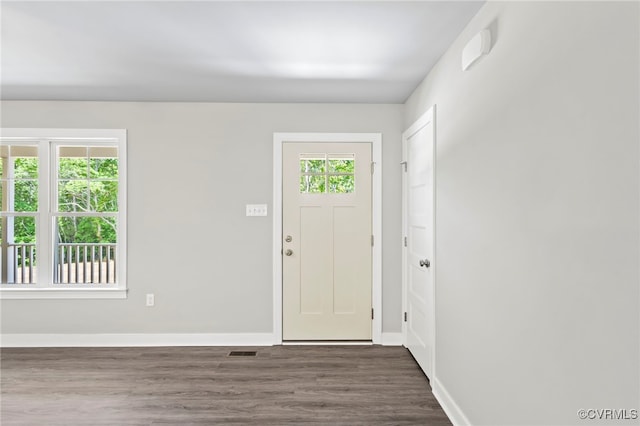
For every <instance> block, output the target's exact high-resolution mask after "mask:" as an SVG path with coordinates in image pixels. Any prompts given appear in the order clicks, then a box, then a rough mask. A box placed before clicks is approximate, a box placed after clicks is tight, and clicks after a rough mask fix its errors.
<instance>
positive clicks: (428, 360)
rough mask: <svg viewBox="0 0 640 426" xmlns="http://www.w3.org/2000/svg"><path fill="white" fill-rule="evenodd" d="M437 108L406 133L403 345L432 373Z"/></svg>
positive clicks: (424, 369)
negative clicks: (435, 115) (435, 120)
mask: <svg viewBox="0 0 640 426" xmlns="http://www.w3.org/2000/svg"><path fill="white" fill-rule="evenodd" d="M433 120H434V114H433V108H431V109H430V110H429V111H427V112H426V113H425V114H424V115H423V116H422V117H421V118H420V119H419V120H418V121H416V122H415V123H414V124H413V125H412V126H411V127H410V128H409V129H407V131H405V132H404V133H403V135H402V140H403V150H404V159H405V163H404V164H405V167H406V169H405V170H406V173H405V174H404V179H403V187H404V188H403V193H404V200H403V205H404V207H403V210H404V211H403V222H404V230H405V240H404V246H405V247H404V253H403V259H404V265H403V268H404V271H403V272H404V280H403V282H404V299H405V300H404V303H405V314H404V315H405V323H404V324H405V327H404V332H405V336H404V338H405V346H406V347H407V348H408V349H409V351H411V354H412V355H413V357H414V358H415V359H416V361H417V362H418V364H419V365H420V367H421V368H422V370H423V371H424V372H425V374H426V375H427V376H428V377H431V375H432V372H433V353H434V343H435V336H434V333H435V324H434V322H435V314H434V310H435V303H434V272H433V270H434V266H433V253H434V176H435V174H434V147H435V145H434V139H435V131H434V130H435V128H434V123H433Z"/></svg>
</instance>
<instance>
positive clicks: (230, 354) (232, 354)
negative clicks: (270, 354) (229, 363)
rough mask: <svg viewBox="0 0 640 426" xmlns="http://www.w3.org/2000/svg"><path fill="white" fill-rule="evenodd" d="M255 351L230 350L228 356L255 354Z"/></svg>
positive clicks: (256, 353)
mask: <svg viewBox="0 0 640 426" xmlns="http://www.w3.org/2000/svg"><path fill="white" fill-rule="evenodd" d="M256 355H258V352H256V351H231V352H229V355H228V356H256Z"/></svg>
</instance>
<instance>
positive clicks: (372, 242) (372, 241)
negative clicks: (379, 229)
mask: <svg viewBox="0 0 640 426" xmlns="http://www.w3.org/2000/svg"><path fill="white" fill-rule="evenodd" d="M373 244H374V240H373V235H372V236H371V247H373Z"/></svg>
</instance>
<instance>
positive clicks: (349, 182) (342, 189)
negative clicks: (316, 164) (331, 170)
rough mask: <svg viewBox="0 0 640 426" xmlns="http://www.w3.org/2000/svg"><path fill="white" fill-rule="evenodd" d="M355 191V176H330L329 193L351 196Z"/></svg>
mask: <svg viewBox="0 0 640 426" xmlns="http://www.w3.org/2000/svg"><path fill="white" fill-rule="evenodd" d="M354 189H355V179H354V176H353V175H337V176H329V192H332V193H335V194H350V193H352V192H353V191H354Z"/></svg>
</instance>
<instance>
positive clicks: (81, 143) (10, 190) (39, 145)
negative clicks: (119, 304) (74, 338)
mask: <svg viewBox="0 0 640 426" xmlns="http://www.w3.org/2000/svg"><path fill="white" fill-rule="evenodd" d="M25 133H28V134H36V137H34V138H26V137H22V136H23V134H25ZM47 133H50V134H51V137H47ZM7 135H10V136H7ZM16 135H17V137H16ZM5 136H7V137H5ZM26 139H29V141H28V142H26V141H25V140H26ZM14 141H15V142H14ZM1 142H2V144H1V145H0V153H1V154H2V162H1V164H0V176H1V177H2V180H1V182H2V185H0V191H1V192H0V200H1V201H0V202H2V205H1V206H2V208H1V211H0V217H1V219H2V222H1V223H0V225H1V228H0V230H1V232H0V235H1V236H2V240H1V242H2V265H3V267H2V270H3V275H2V280H1V283H0V289H1V290H7V291H10V292H5V291H2V292H0V295H1V297H2V298H8V297H9V298H23V297H25V298H33V297H36V298H41V297H38V296H34V295H35V294H36V293H32V292H29V293H25V292H24V291H21V289H24V290H25V291H26V290H43V292H41V294H44V296H43V297H56V298H59V297H74V298H75V297H82V298H86V297H89V298H91V297H101V298H104V297H106V298H120V297H126V282H125V279H124V278H125V276H126V274H125V272H126V253H125V251H124V250H125V248H126V244H125V240H126V233H125V230H126V227H125V218H126V212H125V207H126V206H125V205H124V201H125V200H126V194H125V192H124V190H125V188H126V187H125V173H124V172H125V171H126V158H125V157H124V154H125V152H126V133H125V131H122V130H76V129H72V130H61V129H3V133H2V138H1ZM30 162H31V163H32V164H29V163H30ZM18 201H20V202H18ZM25 230H30V234H28V235H27V233H26V231H25ZM23 234H24V235H27V236H28V237H30V239H29V240H28V241H27V240H26V238H22V240H19V239H17V238H13V239H10V238H7V237H11V236H16V235H20V236H23ZM23 240H25V241H23ZM36 254H38V256H37V258H36ZM9 261H10V262H9ZM16 261H17V266H16V264H15V263H16ZM36 261H37V263H38V265H36ZM53 290H57V291H55V293H52V291H53ZM75 290H77V292H76V291H75ZM89 290H90V292H87V291H89ZM69 291H74V292H73V293H70V292H69ZM111 291H113V292H111ZM65 295H66V296H65Z"/></svg>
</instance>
